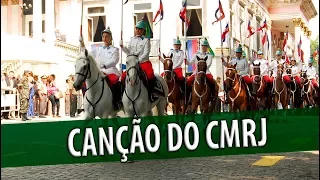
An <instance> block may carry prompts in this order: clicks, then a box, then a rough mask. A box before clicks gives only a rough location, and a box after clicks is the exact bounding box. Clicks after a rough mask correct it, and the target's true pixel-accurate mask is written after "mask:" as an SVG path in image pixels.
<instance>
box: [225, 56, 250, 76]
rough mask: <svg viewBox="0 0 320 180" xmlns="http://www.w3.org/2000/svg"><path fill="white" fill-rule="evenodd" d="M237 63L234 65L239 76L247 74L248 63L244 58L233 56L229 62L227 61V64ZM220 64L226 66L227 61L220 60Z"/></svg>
mask: <svg viewBox="0 0 320 180" xmlns="http://www.w3.org/2000/svg"><path fill="white" fill-rule="evenodd" d="M236 63H237V66H236V70H237V71H239V72H238V74H239V75H240V76H247V75H249V65H248V61H247V60H246V59H245V58H241V59H238V58H233V59H231V61H230V62H228V64H230V65H235V64H236ZM222 64H223V65H224V66H227V63H226V62H225V61H223V62H222Z"/></svg>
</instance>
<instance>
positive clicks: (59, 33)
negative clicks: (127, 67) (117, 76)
mask: <svg viewBox="0 0 320 180" xmlns="http://www.w3.org/2000/svg"><path fill="white" fill-rule="evenodd" d="M81 2H82V1H81V0H33V1H32V0H2V1H1V10H2V11H1V13H2V14H1V20H2V21H1V24H2V26H1V31H2V32H7V33H9V34H15V35H19V36H21V35H22V36H29V37H32V38H33V39H34V40H35V41H45V42H46V43H48V44H52V46H54V45H55V46H58V47H61V48H64V49H66V51H72V52H73V53H76V51H77V46H78V44H79V43H78V37H79V35H80V25H81V24H82V34H83V37H84V40H85V44H86V45H87V46H91V45H92V44H99V43H101V36H100V32H101V31H102V30H103V29H105V28H106V27H108V26H109V27H110V28H111V30H112V32H113V40H114V45H115V46H116V47H119V40H120V38H121V30H123V39H124V41H125V42H128V41H129V39H130V37H132V36H133V35H134V25H135V23H136V22H137V21H139V20H141V19H142V18H143V16H144V14H145V13H146V14H147V17H148V20H149V22H150V25H151V28H152V31H153V38H152V39H151V42H152V50H151V57H150V59H151V60H152V62H153V65H154V69H155V71H156V72H159V73H161V72H162V65H161V64H160V62H159V61H158V58H157V55H158V46H159V44H160V45H161V47H160V49H161V52H163V53H167V52H168V51H169V49H171V48H172V46H173V39H174V38H176V37H177V36H179V37H180V39H181V40H184V39H185V38H184V25H183V23H182V21H181V19H180V18H179V11H180V9H181V7H182V3H183V0H174V1H172V0H162V2H163V7H164V19H163V20H162V21H161V25H160V23H157V24H156V22H157V21H158V20H156V21H155V22H153V21H152V20H153V17H154V16H155V13H156V12H157V10H158V8H159V1H158V0H129V1H128V3H127V4H125V5H123V16H122V13H121V7H122V2H121V1H120V0H83V9H81V7H82V5H81ZM187 2H188V6H187V9H188V14H187V16H188V18H189V19H190V22H191V25H190V27H189V28H188V30H187V39H190V40H194V39H198V40H199V39H200V38H203V37H207V38H208V40H209V43H210V46H211V48H212V49H213V50H214V52H215V55H216V57H215V60H214V61H213V65H212V67H211V72H212V73H213V75H214V76H215V77H217V76H222V73H223V69H222V64H221V61H220V60H219V59H220V57H221V52H224V53H223V54H224V56H226V55H233V50H234V49H235V48H236V47H237V46H238V44H242V45H243V46H244V49H245V52H246V54H247V56H248V57H249V58H251V59H252V58H254V57H255V54H256V52H257V51H258V49H262V50H263V51H264V54H265V56H266V57H267V58H268V59H269V60H271V59H272V58H273V55H274V54H275V51H276V50H277V49H282V45H283V41H284V39H285V37H286V34H287V33H286V32H288V40H287V43H286V46H285V47H284V52H285V54H286V55H288V56H289V57H292V56H294V57H295V58H296V59H297V60H298V61H299V60H300V59H301V58H300V57H299V55H298V51H297V44H298V42H299V41H300V38H301V41H302V46H301V49H302V50H303V52H304V57H303V59H305V60H307V59H308V58H309V56H310V35H311V33H312V31H311V29H310V28H309V20H310V19H312V18H314V17H315V16H316V15H317V12H316V9H315V7H314V4H313V1H312V0H223V1H221V3H222V7H223V10H224V13H225V18H224V19H223V20H222V21H221V27H220V22H219V23H216V24H214V25H212V22H213V21H214V20H215V14H214V12H215V10H216V9H217V8H218V0H188V1H187ZM23 4H25V6H23ZM26 7H27V8H26ZM81 17H82V19H81ZM265 20H266V23H267V25H268V29H267V30H266V31H263V32H262V31H259V32H256V33H254V34H253V35H252V36H251V37H250V38H247V36H248V30H247V27H248V23H249V21H250V24H251V27H252V28H253V29H257V28H258V27H259V26H261V25H262V24H263V22H264V21H265ZM227 23H228V24H229V29H230V31H229V33H228V34H227V40H226V42H224V43H223V44H222V45H221V43H220V39H221V31H223V30H224V27H225V26H226V24H227ZM122 24H123V27H121V25H122ZM160 27H161V29H160ZM265 33H267V36H268V41H269V46H268V43H265V44H264V45H263V44H262V38H263V35H264V34H265ZM160 37H161V39H160ZM57 39H58V40H57ZM182 48H183V49H184V48H185V43H184V44H183V46H182ZM188 48H190V47H188ZM71 56H72V55H71ZM71 56H67V57H69V58H71V59H74V56H73V57H71ZM67 59H68V58H67ZM121 59H122V60H121V62H122V63H124V62H125V55H124V54H122V58H121ZM69 61H70V62H72V60H70V59H69ZM70 67H71V65H70Z"/></svg>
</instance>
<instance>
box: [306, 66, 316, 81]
mask: <svg viewBox="0 0 320 180" xmlns="http://www.w3.org/2000/svg"><path fill="white" fill-rule="evenodd" d="M305 71H307V72H306V74H307V77H308V79H313V78H316V75H317V71H316V68H315V67H313V66H311V67H309V66H308V67H306V69H305Z"/></svg>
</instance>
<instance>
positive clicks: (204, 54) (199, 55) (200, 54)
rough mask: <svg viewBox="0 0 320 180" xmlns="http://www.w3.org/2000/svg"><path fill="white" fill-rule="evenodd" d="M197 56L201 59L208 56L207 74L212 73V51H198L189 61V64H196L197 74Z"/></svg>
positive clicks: (196, 70) (195, 71)
mask: <svg viewBox="0 0 320 180" xmlns="http://www.w3.org/2000/svg"><path fill="white" fill-rule="evenodd" d="M197 56H198V57H199V58H201V59H203V58H205V57H206V56H208V59H207V61H206V62H207V72H206V74H211V72H210V71H209V69H210V67H211V64H212V55H211V54H210V53H202V52H200V51H198V52H197V53H196V54H195V55H194V56H193V58H192V60H191V61H190V62H189V63H188V64H189V65H192V64H196V69H195V70H194V72H193V74H196V73H197V72H198V66H197V63H198V59H197Z"/></svg>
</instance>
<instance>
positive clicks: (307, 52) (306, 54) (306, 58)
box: [302, 28, 311, 62]
mask: <svg viewBox="0 0 320 180" xmlns="http://www.w3.org/2000/svg"><path fill="white" fill-rule="evenodd" d="M305 30H306V31H305V32H304V36H305V42H304V43H305V46H304V51H303V52H304V62H308V61H309V59H310V56H311V49H310V37H308V28H306V29H305ZM302 43H303V42H302Z"/></svg>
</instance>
